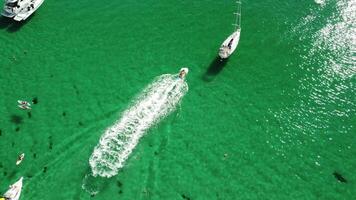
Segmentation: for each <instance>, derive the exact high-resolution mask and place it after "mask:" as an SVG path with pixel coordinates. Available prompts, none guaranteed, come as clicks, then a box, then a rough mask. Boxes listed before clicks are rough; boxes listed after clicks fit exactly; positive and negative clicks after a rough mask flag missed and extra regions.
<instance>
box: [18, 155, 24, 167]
mask: <svg viewBox="0 0 356 200" xmlns="http://www.w3.org/2000/svg"><path fill="white" fill-rule="evenodd" d="M24 158H25V154H24V153H22V154H20V155H19V157H18V158H17V160H16V165H19V164H20V163H21V162H22V161H23V159H24Z"/></svg>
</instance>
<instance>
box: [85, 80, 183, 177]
mask: <svg viewBox="0 0 356 200" xmlns="http://www.w3.org/2000/svg"><path fill="white" fill-rule="evenodd" d="M187 91H188V85H187V83H186V82H185V80H184V79H181V78H179V77H178V75H172V74H165V75H161V76H159V77H157V78H156V79H155V80H154V81H153V83H151V84H150V85H148V86H147V87H146V89H144V90H143V92H142V93H140V95H139V96H138V98H137V99H136V100H134V102H133V104H132V106H130V107H129V108H128V109H127V110H126V111H124V113H123V114H122V116H121V118H120V119H119V120H118V121H116V122H115V123H114V125H112V126H111V127H109V128H107V129H106V130H105V133H104V134H103V135H102V137H101V139H100V141H99V143H98V144H97V146H96V147H95V149H94V151H93V153H92V155H91V157H90V159H89V163H90V167H91V170H92V175H93V176H94V177H96V176H101V177H112V176H115V175H116V174H117V173H118V171H119V170H120V168H122V167H123V165H124V163H125V161H126V159H127V158H128V157H129V155H130V154H131V152H132V150H133V149H134V148H135V146H136V145H137V143H138V142H139V140H140V138H141V137H142V136H143V135H144V133H145V132H146V131H147V130H148V129H149V128H150V127H151V126H152V125H154V124H156V123H157V122H158V121H160V120H161V119H163V118H164V117H166V116H167V115H168V114H169V113H171V112H172V111H174V110H175V108H176V107H177V105H178V104H179V102H180V101H181V99H182V97H183V96H184V95H185V94H186V92H187Z"/></svg>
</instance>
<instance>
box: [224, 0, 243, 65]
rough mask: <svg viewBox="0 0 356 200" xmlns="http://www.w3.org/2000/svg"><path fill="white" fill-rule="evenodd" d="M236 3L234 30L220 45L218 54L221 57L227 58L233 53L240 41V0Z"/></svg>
mask: <svg viewBox="0 0 356 200" xmlns="http://www.w3.org/2000/svg"><path fill="white" fill-rule="evenodd" d="M236 3H237V12H236V13H234V14H235V15H236V22H235V24H233V25H234V26H235V30H234V32H233V33H232V34H231V35H230V36H229V37H228V38H226V39H225V41H224V42H223V43H222V44H221V46H220V49H219V56H220V58H222V59H225V58H228V57H229V56H230V55H231V54H232V53H234V51H235V50H236V47H237V45H238V44H239V41H240V33H241V1H240V0H238V1H237V2H236Z"/></svg>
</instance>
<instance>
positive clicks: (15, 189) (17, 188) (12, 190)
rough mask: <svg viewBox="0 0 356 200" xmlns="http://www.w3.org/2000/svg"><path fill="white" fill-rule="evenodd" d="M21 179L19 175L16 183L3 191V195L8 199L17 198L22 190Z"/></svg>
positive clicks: (14, 199) (17, 199) (16, 199)
mask: <svg viewBox="0 0 356 200" xmlns="http://www.w3.org/2000/svg"><path fill="white" fill-rule="evenodd" d="M22 179H23V177H21V178H20V179H19V180H18V181H17V182H16V183H14V184H13V185H10V187H9V190H8V191H7V192H5V194H4V197H5V198H7V199H9V200H19V199H20V195H21V190H22Z"/></svg>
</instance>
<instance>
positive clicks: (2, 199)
mask: <svg viewBox="0 0 356 200" xmlns="http://www.w3.org/2000/svg"><path fill="white" fill-rule="evenodd" d="M0 200H10V198H7V197H0Z"/></svg>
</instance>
